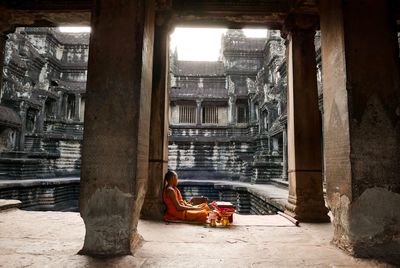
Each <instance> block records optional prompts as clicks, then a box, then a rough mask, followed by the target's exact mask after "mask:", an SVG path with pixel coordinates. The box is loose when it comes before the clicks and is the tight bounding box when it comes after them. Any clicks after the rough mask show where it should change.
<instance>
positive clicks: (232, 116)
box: [228, 95, 236, 125]
mask: <svg viewBox="0 0 400 268" xmlns="http://www.w3.org/2000/svg"><path fill="white" fill-rule="evenodd" d="M228 105H229V107H228V108H229V109H228V123H229V124H230V125H234V124H236V96H235V95H229V101H228Z"/></svg>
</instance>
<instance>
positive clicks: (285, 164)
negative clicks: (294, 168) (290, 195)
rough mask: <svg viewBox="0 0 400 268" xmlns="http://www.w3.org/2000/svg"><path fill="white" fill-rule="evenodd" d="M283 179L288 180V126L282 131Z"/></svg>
mask: <svg viewBox="0 0 400 268" xmlns="http://www.w3.org/2000/svg"><path fill="white" fill-rule="evenodd" d="M282 150H283V151H282V180H284V181H287V180H288V161H287V130H286V126H285V127H284V128H283V132H282Z"/></svg>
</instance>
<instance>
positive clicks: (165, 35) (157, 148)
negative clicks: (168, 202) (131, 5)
mask: <svg viewBox="0 0 400 268" xmlns="http://www.w3.org/2000/svg"><path fill="white" fill-rule="evenodd" d="M156 21H157V26H156V27H155V33H154V56H153V90H152V95H151V119H150V147H149V181H148V185H147V192H146V197H145V200H144V203H143V208H142V212H141V216H142V218H144V219H152V220H161V219H162V216H163V213H164V205H163V200H162V190H163V187H164V175H165V173H166V172H167V170H168V128H169V120H168V117H169V116H168V109H169V103H168V100H169V90H168V89H169V86H168V79H167V77H168V66H169V65H168V52H169V33H170V32H169V28H168V26H167V25H165V24H166V22H165V18H158V19H157V20H156ZM158 24H161V25H158Z"/></svg>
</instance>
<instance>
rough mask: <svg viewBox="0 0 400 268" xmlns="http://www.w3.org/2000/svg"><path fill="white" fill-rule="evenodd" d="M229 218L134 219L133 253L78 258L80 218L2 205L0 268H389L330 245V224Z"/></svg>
mask: <svg viewBox="0 0 400 268" xmlns="http://www.w3.org/2000/svg"><path fill="white" fill-rule="evenodd" d="M3 205H4V204H3ZM235 217H236V218H235V225H232V226H230V227H228V228H222V227H217V228H209V227H204V226H202V225H190V224H179V223H169V224H166V223H164V222H153V221H144V220H140V221H139V225H138V229H139V233H140V234H141V235H142V236H143V242H142V243H141V245H140V246H139V247H138V249H137V250H136V253H135V255H134V256H123V257H115V258H110V259H101V258H92V257H89V256H84V255H79V254H78V252H79V250H80V249H81V248H82V245H83V241H84V235H85V227H84V224H83V221H82V218H81V217H80V216H79V213H75V212H36V211H35V212H34V211H24V210H20V209H17V208H8V209H4V210H1V211H0V248H1V249H2V250H1V252H0V267H392V266H390V265H387V264H384V263H378V262H376V261H371V260H362V259H355V258H353V257H351V256H349V255H346V254H345V253H344V252H343V251H341V250H340V249H338V248H336V247H335V246H334V245H332V244H331V243H330V241H331V238H332V233H333V229H332V225H331V224H330V223H324V224H302V223H301V224H300V226H299V227H296V226H295V225H293V224H291V222H289V221H287V220H285V219H284V218H281V219H280V218H279V217H280V216H278V215H272V216H254V215H249V216H247V215H235ZM263 223H265V224H263Z"/></svg>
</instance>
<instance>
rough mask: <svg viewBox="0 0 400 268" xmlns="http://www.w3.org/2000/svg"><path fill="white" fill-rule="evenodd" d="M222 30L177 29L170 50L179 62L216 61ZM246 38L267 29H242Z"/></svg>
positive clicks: (67, 29) (68, 29) (65, 29)
mask: <svg viewBox="0 0 400 268" xmlns="http://www.w3.org/2000/svg"><path fill="white" fill-rule="evenodd" d="M59 29H60V31H61V32H64V33H79V32H90V27H60V28H59ZM226 31H227V29H223V28H182V27H177V28H175V31H174V32H173V33H172V34H171V49H172V51H174V50H175V47H177V50H178V57H179V60H198V61H216V60H218V57H219V52H220V49H221V37H222V34H224V33H225V32H226ZM243 32H244V34H245V35H246V36H247V37H253V38H261V37H266V36H267V32H268V30H267V29H243Z"/></svg>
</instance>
